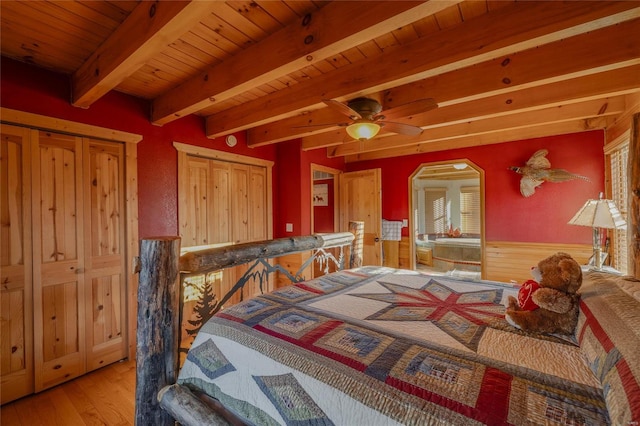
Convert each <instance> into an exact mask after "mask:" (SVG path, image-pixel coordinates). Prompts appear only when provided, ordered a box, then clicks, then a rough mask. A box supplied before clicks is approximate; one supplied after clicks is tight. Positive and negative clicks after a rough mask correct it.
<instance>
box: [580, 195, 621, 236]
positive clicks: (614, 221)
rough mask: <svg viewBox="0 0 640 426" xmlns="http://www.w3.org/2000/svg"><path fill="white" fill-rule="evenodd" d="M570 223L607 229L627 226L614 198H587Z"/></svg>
mask: <svg viewBox="0 0 640 426" xmlns="http://www.w3.org/2000/svg"><path fill="white" fill-rule="evenodd" d="M569 224H570V225H581V226H591V227H598V228H606V229H624V228H626V226H627V222H625V220H624V218H623V217H622V215H621V214H620V210H618V208H617V207H616V205H615V203H614V202H613V200H604V199H599V200H587V202H586V203H585V204H584V206H582V208H581V209H580V210H578V212H577V213H576V214H575V215H574V216H573V218H571V220H570V221H569Z"/></svg>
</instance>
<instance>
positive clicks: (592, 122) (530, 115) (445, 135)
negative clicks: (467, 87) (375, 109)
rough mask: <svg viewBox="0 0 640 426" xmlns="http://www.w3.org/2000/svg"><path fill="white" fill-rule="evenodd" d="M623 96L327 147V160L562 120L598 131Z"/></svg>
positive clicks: (620, 108)
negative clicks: (416, 133)
mask: <svg viewBox="0 0 640 426" xmlns="http://www.w3.org/2000/svg"><path fill="white" fill-rule="evenodd" d="M625 105H626V104H625V98H624V96H623V95H621V96H616V97H614V98H611V99H606V98H605V99H594V100H590V101H586V102H581V103H576V104H571V105H561V106H555V107H549V108H543V109H540V110H534V111H527V112H519V113H514V114H509V115H504V116H499V117H493V118H488V119H484V120H482V119H481V120H476V121H471V122H465V123H459V124H453V125H449V126H438V127H434V128H431V129H427V130H425V131H424V133H423V134H422V135H420V136H419V137H413V138H411V137H406V136H405V137H402V136H398V135H394V136H389V137H385V138H379V139H372V140H368V141H363V142H360V141H350V142H347V143H344V144H342V145H338V146H336V147H332V148H329V149H328V150H327V155H328V156H330V157H336V156H346V155H354V154H359V153H364V152H372V151H380V150H386V149H391V148H402V147H405V146H410V145H416V144H419V143H423V142H435V141H440V140H446V139H456V138H460V137H467V136H474V135H484V134H487V133H495V132H498V131H503V130H517V129H523V128H526V127H532V126H539V125H542V124H555V123H560V122H565V121H576V120H583V121H584V123H585V129H587V128H590V129H594V128H599V127H601V126H603V125H604V124H605V123H606V122H605V121H604V120H601V119H602V118H603V117H608V116H611V115H616V114H620V113H622V112H623V111H624V109H625Z"/></svg>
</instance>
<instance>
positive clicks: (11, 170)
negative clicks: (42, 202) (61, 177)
mask: <svg viewBox="0 0 640 426" xmlns="http://www.w3.org/2000/svg"><path fill="white" fill-rule="evenodd" d="M0 133H1V140H2V143H1V145H0V146H1V147H0V187H1V188H2V191H0V216H1V217H2V226H1V228H0V247H2V248H1V250H0V281H1V282H2V288H1V289H0V316H1V318H2V321H1V323H0V324H1V325H0V376H1V382H2V385H1V386H2V387H1V390H0V394H1V395H0V397H1V399H0V401H1V402H5V401H10V400H13V399H16V398H18V397H19V396H21V395H25V394H28V393H31V392H33V388H34V385H33V374H34V372H33V339H32V338H25V336H29V337H31V336H33V303H32V300H33V287H32V285H31V282H32V267H31V265H32V246H31V226H28V224H29V223H30V220H31V203H30V202H29V200H30V199H31V184H30V183H31V178H30V176H31V167H30V156H31V154H30V152H31V149H30V143H29V134H30V130H29V129H26V128H23V127H16V126H9V125H6V124H2V125H0Z"/></svg>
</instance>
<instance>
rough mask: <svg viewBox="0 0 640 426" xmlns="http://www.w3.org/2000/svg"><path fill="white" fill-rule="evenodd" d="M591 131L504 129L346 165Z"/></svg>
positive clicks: (580, 123) (573, 127) (563, 126)
mask: <svg viewBox="0 0 640 426" xmlns="http://www.w3.org/2000/svg"><path fill="white" fill-rule="evenodd" d="M609 120H610V121H611V122H613V120H614V118H613V117H610V118H609ZM608 124H610V123H608ZM588 130H591V129H589V128H585V123H584V120H574V121H564V122H560V123H555V124H542V125H538V126H532V127H527V128H524V129H518V130H517V131H514V130H504V131H498V132H494V133H487V134H484V135H474V136H465V137H462V138H457V139H447V140H442V141H435V142H424V143H421V144H418V145H413V146H407V147H404V148H391V149H386V150H380V151H375V152H366V153H363V154H356V155H348V156H346V157H345V162H347V163H351V162H356V161H366V160H377V159H381V158H390V157H400V156H403V155H413V154H422V153H425V152H436V151H444V150H451V149H458V148H467V147H472V146H481V145H491V144H495V143H502V142H511V141H515V140H524V139H532V138H541V137H545V136H555V135H564V134H569V133H579V132H584V131H588Z"/></svg>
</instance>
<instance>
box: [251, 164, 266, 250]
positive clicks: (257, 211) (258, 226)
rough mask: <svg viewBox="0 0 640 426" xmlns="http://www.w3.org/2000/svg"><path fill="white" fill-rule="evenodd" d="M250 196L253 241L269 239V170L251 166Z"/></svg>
mask: <svg viewBox="0 0 640 426" xmlns="http://www.w3.org/2000/svg"><path fill="white" fill-rule="evenodd" d="M250 190H251V194H250V196H249V212H250V214H251V216H250V234H251V240H252V241H261V240H266V239H268V238H269V234H268V222H269V221H268V219H267V169H266V168H265V167H256V166H251V185H250Z"/></svg>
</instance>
